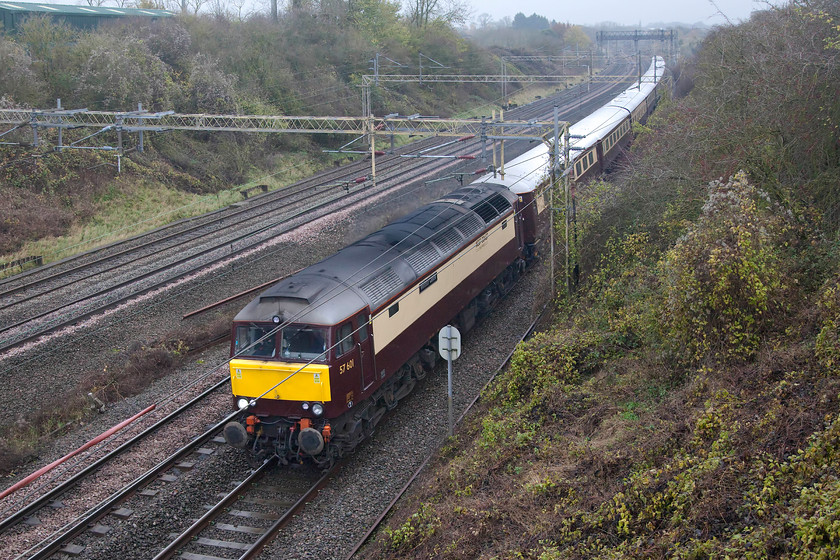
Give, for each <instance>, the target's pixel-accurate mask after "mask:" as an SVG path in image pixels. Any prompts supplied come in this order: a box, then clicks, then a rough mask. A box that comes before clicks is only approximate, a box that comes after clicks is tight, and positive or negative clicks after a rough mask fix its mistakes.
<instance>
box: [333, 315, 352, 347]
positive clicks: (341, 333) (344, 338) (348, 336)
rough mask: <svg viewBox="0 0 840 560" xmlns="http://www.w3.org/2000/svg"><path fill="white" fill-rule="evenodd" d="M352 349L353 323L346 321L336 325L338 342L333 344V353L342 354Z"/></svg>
mask: <svg viewBox="0 0 840 560" xmlns="http://www.w3.org/2000/svg"><path fill="white" fill-rule="evenodd" d="M352 349H353V323H351V322H349V321H348V322H346V323H344V324H343V325H341V326H340V327H338V342H337V343H336V346H335V355H336V356H342V355H344V354H346V353H347V352H349V351H350V350H352Z"/></svg>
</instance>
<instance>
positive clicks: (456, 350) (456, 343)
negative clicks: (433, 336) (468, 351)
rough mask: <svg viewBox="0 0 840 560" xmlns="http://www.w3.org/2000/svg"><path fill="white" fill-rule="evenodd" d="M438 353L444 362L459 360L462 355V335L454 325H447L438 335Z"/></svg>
mask: <svg viewBox="0 0 840 560" xmlns="http://www.w3.org/2000/svg"><path fill="white" fill-rule="evenodd" d="M438 351H439V352H440V356H441V357H442V358H443V359H444V360H457V359H458V356H460V355H461V333H460V332H459V331H458V329H456V328H455V327H453V326H452V325H446V326H445V327H443V328H442V329H440V333H439V334H438Z"/></svg>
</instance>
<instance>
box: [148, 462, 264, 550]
mask: <svg viewBox="0 0 840 560" xmlns="http://www.w3.org/2000/svg"><path fill="white" fill-rule="evenodd" d="M277 461H278V459H277V455H273V456H271V457H269V458H268V459H266V460H265V461H263V463H262V464H261V465H260V466H259V467H257V468H256V469H254V470H253V471H252V472H251V474H250V475H248V477H247V478H246V479H245V480H243V481H242V482H240V483H239V484H237V485H236V488H234V489H233V490H231V491H230V492H228V494H227V495H226V496H225V497H224V498H222V499H221V500H219V502H217V503H216V505H215V506H213V507H212V508H210V509H209V510H207V513H205V514H204V515H202V516H201V517H200V518H199V519H198V520H197V521H196V522H195V523H193V524H192V525H190V526H189V527H188V528H187V530H186V531H184V532H183V533H181V534H180V535H178V536H177V537H176V538H175V540H173V541H172V542H171V543H170V544H169V545H168V546H167V547H166V548H164V549H163V550H161V551H160V552H159V553H158V554H157V555H156V556H155V557H154V560H166V559H167V558H172V557H173V556H174V555H175V554H177V553H178V551H179V550H180V549H181V548H183V547H184V545H186V544H187V543H189V542H190V541H191V540H193V539H194V538H195V537H196V536H198V534H199V533H201V532H202V531H203V530H204V528H205V527H207V526H208V525H210V523H211V522H212V521H213V520H214V519H216V518H217V517H219V515H220V514H221V513H222V512H223V510H224V509H225V508H227V507H228V506H229V505H231V504H233V503H234V502H235V501H236V500H238V499H239V497H240V496H241V495H242V494H244V493H245V491H246V490H247V489H248V488H250V487H251V486H252V485H253V484H254V483H255V482H257V481H259V480H261V479H262V478H263V477H264V476H265V473H266V472H267V471H268V469H270V468H271V467H273V466H274V465H276V464H277Z"/></svg>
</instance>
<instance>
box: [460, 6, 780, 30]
mask: <svg viewBox="0 0 840 560" xmlns="http://www.w3.org/2000/svg"><path fill="white" fill-rule="evenodd" d="M468 2H469V3H470V4H471V5H472V7H473V12H472V17H471V18H470V19H471V20H477V18H478V16H479V15H480V14H482V13H488V14H490V15H491V16H492V18H493V19H494V20H500V19H502V18H503V17H505V16H507V17H510V18H511V19H513V16H514V15H516V13H517V12H522V13H523V14H525V15H526V16H530V15H531V14H533V13H536V14H538V15H541V16H545V17H546V18H548V19H549V20H554V21H558V22H561V23H572V24H579V25H591V24H595V23H602V22H615V23H618V24H621V25H635V26H638V25H639V24H640V23H641V25H642V26H643V27H644V26H647V25H648V24H651V23H657V22H665V23H672V22H680V23H705V24H707V25H719V24H725V23H726V19H725V18H724V17H723V16H722V15H721V13H723V14H725V15H726V17H727V18H729V20H730V21H731V22H732V23H738V22H739V21H744V20H746V19H748V18H749V17H750V13H751V12H752V11H753V10H762V9H765V8H767V2H766V1H764V0H714V2H711V1H710V0H561V1H558V0H517V1H516V2H511V1H510V0H468Z"/></svg>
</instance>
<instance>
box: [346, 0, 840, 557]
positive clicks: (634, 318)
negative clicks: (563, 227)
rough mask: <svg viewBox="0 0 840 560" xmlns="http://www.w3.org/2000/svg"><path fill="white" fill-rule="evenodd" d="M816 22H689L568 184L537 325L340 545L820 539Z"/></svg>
mask: <svg viewBox="0 0 840 560" xmlns="http://www.w3.org/2000/svg"><path fill="white" fill-rule="evenodd" d="M838 21H840V13H838V10H837V6H836V5H835V4H834V3H830V2H794V3H793V4H792V5H791V6H788V7H785V8H782V9H778V10H769V11H766V12H760V13H757V14H755V15H754V16H753V17H752V19H751V20H750V21H748V22H745V23H742V24H739V25H735V26H731V27H727V28H722V29H717V30H715V32H713V33H712V34H711V35H710V36H709V37H708V38H707V39H706V40H705V42H704V43H703V45H702V47H701V49H700V51H699V52H698V55H697V58H696V60H694V61H693V62H691V63H689V64H687V65H686V66H684V67H683V72H684V73H683V74H682V75H681V76H680V77H679V79H687V78H690V79H691V81H693V82H694V84H695V87H694V89H693V90H692V91H691V92H690V93H689V94H688V95H687V96H685V97H681V98H679V99H673V100H671V101H669V102H668V103H665V104H663V105H662V106H660V108H659V109H658V110H657V113H655V115H654V118H653V119H652V120H651V121H650V122H649V123H648V126H647V127H646V128H644V129H641V128H640V129H639V130H638V132H640V135H639V136H638V137H637V142H636V145H635V148H634V150H633V155H632V157H631V159H630V160H628V162H627V163H628V165H627V166H626V169H625V170H624V171H623V172H622V173H615V174H613V175H612V176H611V177H610V182H609V183H605V182H597V183H593V184H591V185H589V186H587V187H584V188H579V189H578V190H577V193H578V198H577V209H578V236H579V237H578V247H579V251H580V252H579V253H578V258H577V263H578V265H579V269H580V284H579V285H578V287H577V288H576V289H575V290H574V291H573V293H571V294H570V295H569V296H568V297H561V298H560V300H559V301H558V304H557V308H556V314H555V319H554V325H553V326H552V327H551V328H549V329H547V330H546V331H545V332H543V333H542V334H540V335H539V336H536V337H534V338H533V339H532V340H531V341H529V342H528V343H526V344H523V345H522V346H521V347H520V349H519V350H518V351H517V353H516V355H515V356H514V358H513V360H512V364H511V367H510V368H509V369H508V370H507V371H506V372H505V373H504V374H503V375H501V376H500V377H499V378H498V379H497V380H496V381H495V382H494V384H493V385H492V387H491V388H490V389H489V390H487V391H486V392H485V393H484V394H483V398H482V400H481V406H482V410H481V412H479V413H476V414H474V415H472V416H471V418H470V419H469V420H468V422H467V425H466V426H464V427H463V428H462V429H460V430H459V431H458V433H456V435H455V437H454V438H453V439H452V440H451V441H449V442H448V444H447V445H446V446H444V448H443V449H442V450H441V452H440V454H439V456H438V459H437V461H436V462H435V464H434V466H433V467H432V468H430V469H428V471H427V472H426V474H425V477H424V478H423V479H422V480H421V481H420V483H418V484H416V485H415V489H414V491H413V492H412V493H411V496H410V497H409V498H407V499H404V500H403V501H402V503H401V505H399V506H398V508H397V510H396V512H394V513H393V514H392V515H391V516H390V518H389V520H388V522H387V523H386V525H385V526H384V527H383V528H382V529H380V530H379V531H378V533H377V535H376V536H375V538H374V539H372V541H371V542H370V543H369V544H368V547H367V548H366V549H365V550H363V552H362V553H361V554H360V555H359V557H362V558H404V557H408V556H411V557H447V558H475V557H488V558H489V557H499V558H507V557H524V558H540V559H553V558H593V557H599V558H601V557H610V558H665V557H669V558H699V557H704V558H705V557H724V556H726V557H732V558H736V557H737V558H750V557H789V558H806V557H826V558H827V557H833V556H836V555H838V553H840V552H838V542H840V534H839V533H838V531H837V522H836V520H837V519H838V515H840V510H838V506H837V504H838V503H840V486H839V485H838V482H837V480H838V474H840V473H838V470H837V465H838V459H840V456H839V455H838V449H840V447H838V434H840V397H838V395H840V360H839V359H838V358H839V357H840V330H838V326H840V290H838V284H840V259H838V239H840V237H838V232H840V227H839V226H840V205H838V192H840V191H838V187H837V185H838V184H840V181H838V179H840V165H838V162H840V159H838V157H837V155H838V147H837V142H836V133H835V132H833V131H834V130H835V129H836V126H837V123H838V122H840V104H838V101H837V99H836V97H835V96H833V95H832V94H831V93H829V92H831V91H833V88H834V85H833V84H836V83H837V80H838V78H840V65H838V63H837V56H836V55H837V41H838V35H837V28H836V23H837V22H838ZM771 53H772V54H771ZM806 74H807V75H808V76H809V79H807V80H797V79H792V76H795V75H803V76H804V75H806ZM826 96H827V97H826ZM828 98H831V101H826V100H827V99H828Z"/></svg>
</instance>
